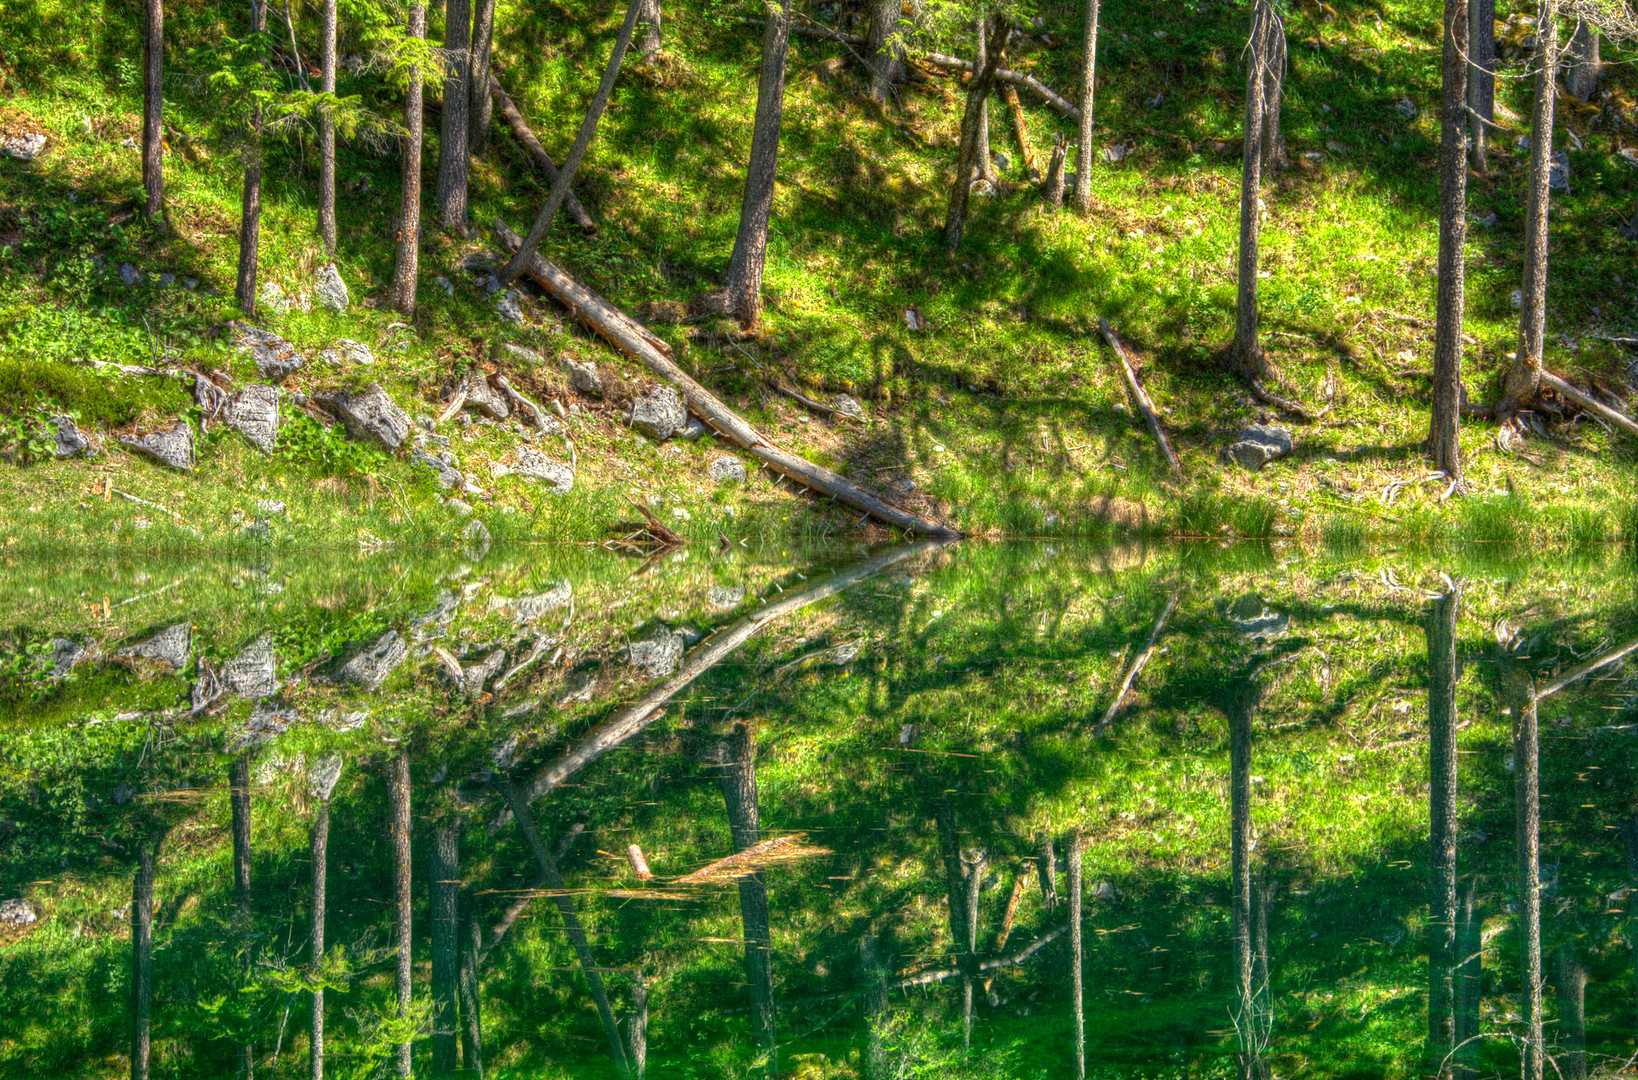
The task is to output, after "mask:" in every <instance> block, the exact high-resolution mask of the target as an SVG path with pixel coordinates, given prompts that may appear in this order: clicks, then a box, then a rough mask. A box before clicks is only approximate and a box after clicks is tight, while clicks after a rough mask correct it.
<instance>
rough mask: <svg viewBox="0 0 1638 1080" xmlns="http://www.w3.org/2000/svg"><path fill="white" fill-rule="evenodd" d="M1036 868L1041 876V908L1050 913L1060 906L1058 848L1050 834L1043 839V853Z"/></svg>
mask: <svg viewBox="0 0 1638 1080" xmlns="http://www.w3.org/2000/svg"><path fill="white" fill-rule="evenodd" d="M1035 869H1036V872H1037V873H1038V874H1039V875H1040V877H1041V908H1042V910H1044V911H1046V912H1048V913H1049V914H1050V913H1051V912H1053V911H1055V910H1057V907H1058V849H1057V847H1056V846H1055V845H1054V844H1053V842H1052V837H1050V836H1047V837H1043V838H1042V840H1041V855H1040V858H1039V859H1038V860H1037V861H1036V863H1035Z"/></svg>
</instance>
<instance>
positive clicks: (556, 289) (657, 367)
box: [495, 221, 961, 539]
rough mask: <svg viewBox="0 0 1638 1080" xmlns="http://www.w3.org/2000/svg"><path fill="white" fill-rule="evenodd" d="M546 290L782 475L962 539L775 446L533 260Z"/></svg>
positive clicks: (660, 347) (514, 242)
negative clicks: (669, 384) (675, 389)
mask: <svg viewBox="0 0 1638 1080" xmlns="http://www.w3.org/2000/svg"><path fill="white" fill-rule="evenodd" d="M495 237H496V239H497V240H498V241H499V242H500V244H501V246H502V247H503V248H504V249H505V250H506V251H508V252H510V253H513V254H515V253H516V252H517V251H518V249H519V248H520V247H521V246H522V243H523V240H522V238H521V237H520V236H518V234H517V233H515V232H513V231H512V230H511V229H510V228H508V227H507V226H506V224H505V223H504V222H501V221H496V222H495ZM524 273H526V274H528V276H529V277H530V278H532V279H533V280H534V281H535V282H536V283H537V284H539V285H540V287H541V288H543V289H545V290H546V291H547V292H548V293H550V294H551V295H552V297H553V298H555V299H556V300H557V301H558V302H559V303H561V304H562V305H563V306H564V307H566V308H568V309H569V311H570V313H571V314H572V315H574V317H575V318H576V319H579V320H580V321H581V322H582V323H584V324H586V325H587V326H588V327H590V328H591V329H593V330H595V331H597V332H598V333H599V334H601V335H602V336H603V337H604V338H605V339H607V340H608V342H609V343H610V344H611V345H613V346H614V347H615V348H616V349H618V350H620V351H621V352H622V353H624V354H625V355H627V356H629V357H631V358H632V359H633V360H637V361H639V362H640V363H642V364H643V366H645V367H647V368H648V369H649V370H650V371H652V372H653V373H654V374H656V375H658V376H659V377H660V378H662V379H664V380H666V381H667V382H669V383H671V384H672V385H673V386H675V387H677V389H678V390H680V391H682V395H683V399H684V401H686V402H687V404H688V408H689V409H690V410H692V411H693V412H694V413H696V414H697V415H699V416H700V417H701V418H703V419H704V420H705V422H706V423H707V424H709V425H711V427H713V428H714V429H716V431H717V432H718V433H719V434H721V435H723V436H724V437H726V438H727V439H729V440H730V441H731V442H733V443H735V444H736V445H738V446H740V447H741V448H743V449H745V450H747V451H749V452H750V453H751V454H752V455H753V456H755V457H756V458H757V459H758V460H759V461H762V462H763V463H765V464H767V465H768V466H770V467H771V468H773V469H774V470H775V471H776V472H779V473H780V474H782V475H784V476H788V477H790V478H791V479H793V480H796V481H798V482H800V483H801V484H803V485H804V486H806V487H810V488H813V489H814V490H815V491H819V492H821V493H823V494H825V495H829V496H831V497H832V498H833V499H838V500H840V501H841V502H843V503H846V504H847V505H848V506H851V507H853V508H854V509H855V510H860V511H863V512H864V513H865V514H866V515H868V516H870V517H873V518H875V519H876V520H878V521H880V522H883V523H884V524H887V525H892V526H893V527H894V528H897V529H905V530H908V531H910V532H913V533H920V534H922V535H925V536H931V537H937V538H940V539H957V538H959V537H960V536H961V533H960V532H958V531H957V530H955V529H953V528H951V527H950V526H948V525H945V524H942V523H941V522H937V521H933V520H931V519H929V518H924V517H922V516H921V515H920V514H916V513H913V512H911V511H909V510H906V509H904V508H903V507H900V506H894V505H893V504H892V503H889V502H887V501H885V500H883V499H881V498H879V497H877V496H875V495H872V494H870V493H869V492H867V491H865V490H864V489H863V488H860V487H858V486H857V485H856V484H854V483H853V482H852V481H850V480H848V479H847V478H846V477H844V476H842V475H840V474H839V473H835V472H832V471H831V470H829V469H827V468H825V467H824V466H822V465H815V464H814V463H813V462H811V461H808V460H806V459H805V458H802V457H799V456H797V455H796V454H792V453H790V452H789V451H787V450H782V449H780V448H779V447H777V446H774V445H773V444H772V443H770V442H769V441H768V440H767V439H765V438H764V437H763V436H762V435H760V434H759V433H758V432H757V431H756V429H755V428H753V427H751V425H750V424H748V423H746V422H745V420H744V419H742V418H741V417H740V416H739V414H738V413H736V412H734V411H733V410H732V409H730V408H729V407H728V406H727V405H725V404H723V402H722V401H721V399H719V398H718V397H717V396H716V395H715V394H713V393H711V392H710V391H709V390H707V389H706V388H705V387H703V386H701V385H700V384H699V383H698V382H696V381H695V380H694V379H693V377H692V376H690V375H689V374H688V373H687V372H685V371H683V369H682V368H680V367H678V366H677V365H676V363H675V362H674V361H673V360H672V358H671V346H669V345H667V344H666V343H665V342H664V341H661V340H660V339H659V338H657V337H655V336H654V335H653V334H652V333H650V332H649V331H648V328H647V327H645V326H643V325H642V324H641V323H639V322H637V320H635V319H633V318H631V317H630V316H629V315H627V314H625V313H624V312H622V311H620V310H619V309H618V308H616V307H614V306H613V305H612V304H610V303H609V302H608V301H607V300H604V299H603V298H602V297H601V296H598V295H597V294H596V293H595V292H593V291H592V290H591V289H589V288H587V287H586V286H584V285H582V284H581V283H580V282H579V281H577V280H575V279H574V278H573V277H572V276H571V275H570V274H569V273H568V272H566V271H565V270H563V269H562V268H561V267H559V266H558V265H557V264H555V263H553V262H552V261H551V260H549V259H547V258H545V257H544V256H542V255H539V254H536V255H535V256H533V257H532V258H531V259H530V260H529V262H528V264H527V265H526V266H525V268H524Z"/></svg>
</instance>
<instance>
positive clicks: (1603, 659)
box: [1536, 638, 1638, 701]
mask: <svg viewBox="0 0 1638 1080" xmlns="http://www.w3.org/2000/svg"><path fill="white" fill-rule="evenodd" d="M1635 652H1638V638H1633V639H1632V640H1631V641H1629V642H1627V643H1626V644H1625V645H1618V646H1616V647H1615V648H1613V649H1611V650H1609V651H1608V652H1605V653H1601V654H1599V655H1598V656H1595V657H1593V658H1592V659H1591V660H1588V661H1587V662H1586V663H1583V664H1579V665H1577V666H1575V667H1573V668H1571V669H1570V670H1569V671H1566V672H1565V673H1564V674H1563V675H1561V676H1559V677H1558V678H1556V679H1554V680H1553V681H1552V682H1550V683H1548V684H1547V685H1546V686H1544V687H1542V688H1541V689H1540V690H1538V691H1536V700H1537V701H1541V700H1542V699H1544V698H1546V697H1549V696H1551V695H1553V694H1556V693H1558V692H1559V691H1560V690H1562V689H1564V688H1565V687H1566V686H1569V685H1570V684H1571V683H1574V682H1578V681H1580V680H1581V679H1585V678H1586V677H1587V676H1588V675H1591V674H1592V673H1593V672H1595V671H1597V670H1599V669H1600V668H1606V667H1609V666H1610V665H1611V664H1614V663H1618V662H1619V661H1621V660H1624V659H1626V658H1627V657H1628V656H1631V655H1632V654H1633V653H1635Z"/></svg>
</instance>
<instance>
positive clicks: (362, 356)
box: [319, 338, 375, 367]
mask: <svg viewBox="0 0 1638 1080" xmlns="http://www.w3.org/2000/svg"><path fill="white" fill-rule="evenodd" d="M319 355H320V356H321V357H322V358H323V359H325V360H328V361H330V362H331V363H333V364H342V363H347V364H362V365H363V366H364V367H369V366H370V365H371V364H373V363H375V354H374V353H372V352H370V347H369V346H368V345H366V344H364V343H363V342H362V341H354V340H352V339H351V338H339V339H337V340H336V343H335V344H333V345H331V346H330V347H329V348H328V349H325V350H324V351H323V352H322V353H320V354H319Z"/></svg>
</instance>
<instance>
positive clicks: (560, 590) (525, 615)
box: [516, 580, 574, 623]
mask: <svg viewBox="0 0 1638 1080" xmlns="http://www.w3.org/2000/svg"><path fill="white" fill-rule="evenodd" d="M572 599H574V586H573V585H571V584H569V582H568V581H567V580H564V581H560V582H558V583H557V584H556V585H554V586H552V587H551V588H550V589H548V590H547V591H546V592H543V593H535V594H534V595H532V596H520V597H518V599H517V604H516V610H517V621H518V622H519V623H532V622H534V621H535V620H536V619H538V618H540V617H541V616H542V615H545V614H546V613H547V612H550V611H556V610H557V609H558V608H560V607H562V606H563V605H564V604H567V603H568V602H569V601H570V600H572Z"/></svg>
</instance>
